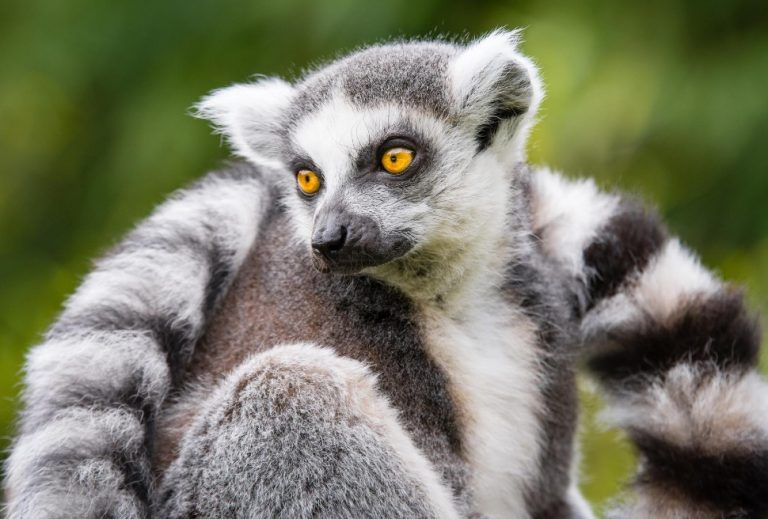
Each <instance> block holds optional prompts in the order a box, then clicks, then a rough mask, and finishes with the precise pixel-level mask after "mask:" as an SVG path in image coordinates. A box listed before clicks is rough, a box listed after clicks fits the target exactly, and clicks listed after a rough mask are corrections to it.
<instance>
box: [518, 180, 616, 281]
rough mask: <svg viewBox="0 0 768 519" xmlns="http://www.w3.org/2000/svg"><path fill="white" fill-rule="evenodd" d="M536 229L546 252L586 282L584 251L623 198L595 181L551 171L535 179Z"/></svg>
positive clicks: (533, 185) (533, 182) (534, 214)
mask: <svg viewBox="0 0 768 519" xmlns="http://www.w3.org/2000/svg"><path fill="white" fill-rule="evenodd" d="M532 189H533V208H532V210H533V228H534V230H535V231H536V232H537V233H539V236H540V238H541V240H542V245H543V247H544V250H545V252H546V253H547V254H548V255H549V256H550V257H552V258H556V259H557V260H559V261H560V262H561V263H562V264H563V265H564V266H565V267H566V268H567V269H568V271H569V272H571V274H572V275H573V276H575V277H577V278H580V279H583V277H584V276H585V272H584V258H583V253H584V249H585V248H586V247H587V245H589V243H590V242H592V241H593V240H594V239H595V238H596V237H597V235H598V231H599V230H600V228H601V226H603V225H604V224H605V223H606V222H607V221H608V220H609V219H610V218H611V216H613V215H614V213H615V212H616V209H617V207H618V205H619V198H618V197H617V196H614V195H609V194H606V193H603V192H601V191H600V190H599V189H598V188H597V186H596V185H595V183H594V181H592V180H591V179H586V180H576V181H574V180H569V179H566V178H565V177H563V176H561V175H560V174H558V173H554V172H552V171H550V170H549V169H547V168H538V169H537V170H536V172H535V174H534V175H533V177H532Z"/></svg>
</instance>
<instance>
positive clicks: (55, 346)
mask: <svg viewBox="0 0 768 519" xmlns="http://www.w3.org/2000/svg"><path fill="white" fill-rule="evenodd" d="M267 191H268V190H267V189H266V188H265V186H264V185H263V183H262V182H261V181H260V180H259V177H258V174H257V173H256V172H254V171H253V170H251V169H248V170H245V169H243V170H238V169H237V168H232V169H230V170H228V171H226V172H221V173H214V174H211V175H209V176H208V177H206V178H205V179H203V180H202V181H200V182H198V183H197V184H195V185H194V186H192V187H191V188H190V189H187V190H183V191H181V192H179V193H177V194H176V195H175V196H173V197H172V198H171V199H170V200H169V201H167V202H165V203H164V204H163V205H161V206H160V207H159V208H158V209H157V210H156V211H155V213H154V214H153V215H152V216H151V217H150V218H149V219H148V220H146V221H145V222H143V223H142V224H141V225H140V226H139V227H138V228H136V229H135V230H134V231H133V232H132V233H131V234H130V235H129V236H128V238H127V239H126V240H125V241H123V243H121V244H120V245H119V246H118V247H116V248H115V249H114V250H113V251H112V252H111V253H110V254H109V255H107V257H105V258H104V259H102V260H101V261H100V262H98V264H97V265H96V269H95V270H94V271H93V272H92V273H91V274H89V275H88V277H87V278H86V279H85V281H84V282H83V284H82V286H81V287H80V288H79V289H78V290H77V292H76V293H75V294H74V295H73V296H72V297H71V298H70V300H69V301H68V302H67V305H66V308H65V310H64V312H63V313H62V315H61V316H60V318H59V320H58V321H57V322H56V324H54V326H53V327H52V328H51V329H50V331H49V332H48V333H47V335H46V338H45V341H44V343H43V344H41V345H39V346H37V347H35V348H33V349H32V350H31V351H30V353H29V356H28V359H27V365H26V376H25V390H24V393H23V395H22V399H23V401H24V403H25V409H24V410H23V412H22V415H21V420H20V423H19V434H18V437H17V439H16V441H15V443H14V445H13V448H12V451H11V454H10V457H9V458H8V461H7V464H6V467H5V468H6V479H5V481H4V486H5V493H6V496H5V497H6V501H7V510H6V513H7V517H8V518H9V519H26V518H45V517H83V518H86V517H87V518H90V517H94V518H95V517H113V518H115V519H121V518H129V517H130V518H141V517H148V516H149V514H150V500H151V496H152V479H153V474H152V470H151V468H150V454H151V439H152V424H153V422H154V420H155V418H156V414H157V411H158V408H159V407H160V405H161V404H162V402H163V399H164V398H165V396H166V394H167V392H168V391H169V390H170V389H171V388H172V387H173V382H174V378H175V377H176V376H178V374H179V373H180V372H181V370H182V369H183V368H184V364H185V362H186V361H187V359H188V357H189V355H190V354H191V352H192V348H193V346H194V343H195V341H196V340H197V338H198V337H199V336H200V334H201V332H202V330H203V329H204V326H205V322H206V319H207V318H208V316H209V314H210V312H211V309H212V307H213V304H214V303H215V302H216V300H217V298H218V297H219V295H220V294H221V293H222V291H223V290H224V288H225V287H226V286H227V284H228V283H229V282H230V280H231V278H232V277H233V276H234V274H235V273H236V272H237V269H238V268H239V265H240V263H241V262H242V260H243V259H244V257H245V255H246V253H247V251H248V250H249V248H250V247H251V244H252V243H253V240H254V239H255V237H256V235H257V232H258V224H259V221H260V219H261V217H262V215H263V213H264V210H265V208H266V207H268V205H269V204H268V203H266V201H265V200H264V198H265V196H266V194H267Z"/></svg>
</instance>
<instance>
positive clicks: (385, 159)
mask: <svg viewBox="0 0 768 519" xmlns="http://www.w3.org/2000/svg"><path fill="white" fill-rule="evenodd" d="M413 155H414V153H413V150H409V149H408V148H390V149H388V150H387V151H385V152H384V155H382V156H381V166H382V167H383V168H384V170H385V171H386V172H387V173H392V174H393V175H400V174H402V173H403V172H404V171H405V170H406V169H408V166H410V165H411V162H413Z"/></svg>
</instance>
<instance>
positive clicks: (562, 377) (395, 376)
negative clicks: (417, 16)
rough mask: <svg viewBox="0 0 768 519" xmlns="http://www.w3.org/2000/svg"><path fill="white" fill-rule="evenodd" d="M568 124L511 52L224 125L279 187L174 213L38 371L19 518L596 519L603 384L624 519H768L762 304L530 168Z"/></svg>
mask: <svg viewBox="0 0 768 519" xmlns="http://www.w3.org/2000/svg"><path fill="white" fill-rule="evenodd" d="M541 95H542V94H541V87H540V84H539V80H538V76H537V74H536V71H535V68H534V67H533V65H532V63H531V62H530V61H529V60H528V59H527V58H525V57H523V56H521V55H520V54H519V53H518V52H517V51H516V48H515V37H514V35H513V34H509V33H503V32H497V33H494V34H492V35H490V36H488V37H486V38H484V39H481V40H479V41H477V42H475V43H473V44H471V45H468V46H466V47H465V46H459V45H453V44H446V43H411V44H397V45H384V46H380V47H373V48H371V49H367V50H363V51H360V52H358V53H356V54H353V55H351V56H350V57H348V58H345V59H342V60H339V61H337V62H335V63H333V64H331V65H329V66H328V67H325V68H323V69H320V70H318V71H317V72H315V73H313V74H310V75H308V76H307V77H306V78H305V79H304V80H303V81H302V82H301V83H299V84H298V85H296V86H293V85H288V84H287V83H284V82H281V81H278V80H263V81H262V82H259V83H256V84H252V85H239V86H234V87H230V88H228V89H224V90H222V91H219V92H217V93H214V94H213V95H212V96H211V97H210V98H208V99H207V100H205V101H204V102H203V103H202V104H201V107H200V108H201V113H202V114H203V115H204V116H206V117H208V118H210V119H212V120H214V122H216V124H217V125H219V127H220V128H221V130H222V131H223V132H224V133H225V134H226V135H227V137H228V139H229V140H230V142H231V143H232V145H233V147H234V148H235V151H236V152H237V153H238V154H240V155H242V156H243V157H245V158H246V159H248V160H249V162H251V163H252V165H251V166H245V165H238V166H232V167H231V168H229V169H227V170H224V171H222V172H218V173H214V174H211V175H209V176H208V177H207V178H206V179H204V180H203V181H201V182H200V183H198V184H197V185H196V186H193V187H192V188H190V189H188V190H185V191H182V192H181V193H179V194H178V195H176V197H175V198H174V199H172V200H171V201H169V202H167V203H166V204H164V205H163V206H161V207H160V208H159V209H158V210H157V211H156V213H155V214H154V215H153V216H152V217H151V218H150V219H149V220H148V221H147V222H145V223H144V224H142V225H141V226H139V227H138V228H137V229H136V231H134V232H133V233H132V234H131V235H130V236H129V237H128V238H127V239H126V241H125V242H124V243H123V244H122V245H120V246H119V247H118V248H117V249H116V250H115V251H113V252H112V253H111V254H110V255H109V256H107V258H105V259H104V260H102V262H101V263H100V264H98V265H97V269H96V270H95V271H94V273H93V274H91V275H90V276H89V278H88V279H87V280H86V281H85V283H84V284H83V286H82V287H81V288H80V290H78V292H77V293H76V294H75V295H74V296H73V297H72V299H71V300H70V301H69V303H68V305H67V308H66V309H65V311H64V313H63V314H62V316H61V317H60V319H59V321H58V322H57V323H56V324H55V325H54V326H53V327H52V328H51V330H50V332H49V334H48V336H47V340H46V343H44V344H43V345H41V346H38V347H37V348H35V349H33V350H32V352H31V354H30V358H29V363H28V374H27V388H26V390H25V395H24V398H25V402H26V403H27V408H26V411H25V412H24V415H23V416H22V421H21V428H20V435H19V438H18V439H17V441H16V444H15V446H14V449H13V452H12V455H11V457H10V459H9V464H8V478H7V481H6V488H7V493H8V494H7V495H8V502H9V511H10V516H11V517H13V518H17V517H57V516H60V515H62V514H63V515H66V516H72V517H102V516H104V515H107V516H113V517H120V518H123V517H146V516H148V515H152V514H155V515H157V516H159V517H222V516H232V517H274V516H280V515H282V516H289V517H294V516H296V517H310V516H339V517H363V516H370V517H383V516H390V517H537V518H538V517H540V518H549V517H552V518H559V517H590V516H591V513H590V512H589V510H588V509H587V507H586V506H585V505H584V503H583V499H581V497H580V495H579V493H578V490H577V489H576V483H577V482H576V480H575V470H574V466H573V464H574V461H573V460H574V431H575V425H576V408H577V403H576V390H575V384H574V370H575V368H576V365H577V362H578V360H579V358H586V360H587V363H588V365H589V367H590V368H591V372H592V373H593V374H594V375H595V376H596V378H597V380H598V382H599V383H600V385H601V387H602V388H603V389H604V391H605V394H606V395H607V397H608V401H609V405H610V416H612V418H613V420H614V423H616V424H617V425H620V426H622V427H624V428H625V429H626V431H627V433H628V434H629V436H630V438H631V439H632V440H633V441H634V442H635V444H636V446H637V448H638V449H639V452H640V455H641V457H642V459H643V463H642V465H641V467H640V470H639V474H638V478H637V482H636V485H635V491H636V492H635V494H633V496H631V497H630V498H628V499H627V500H625V501H624V502H623V503H622V504H621V506H620V507H617V508H616V510H615V514H618V515H617V516H618V517H649V516H654V517H702V518H709V517H712V518H715V517H724V516H733V517H760V516H761V515H760V514H763V513H765V512H766V511H768V502H766V499H765V498H764V497H763V496H762V494H761V492H760V491H759V489H760V488H762V485H764V483H765V482H766V481H768V469H767V468H766V467H767V466H768V463H767V462H766V460H768V454H767V453H768V449H766V445H768V443H766V441H767V440H768V427H767V426H766V424H765V423H764V421H763V420H762V419H761V418H756V417H757V416H761V415H759V414H757V411H759V410H760V409H762V407H763V406H764V405H765V404H764V403H762V402H764V401H765V396H766V394H768V392H767V390H766V387H765V384H764V382H762V381H761V380H760V379H759V378H758V377H757V375H756V374H755V373H754V367H755V365H756V362H757V353H758V347H759V334H758V333H757V331H756V328H755V326H754V322H753V319H752V318H751V317H750V316H749V315H748V313H747V312H746V310H745V309H744V307H743V303H742V301H741V297H740V295H739V294H738V293H736V292H734V291H733V290H732V289H731V288H729V287H728V286H727V285H725V284H723V283H722V282H720V281H719V280H717V279H716V278H715V277H714V276H713V275H712V274H710V273H709V272H707V271H706V270H705V269H703V268H702V267H701V266H700V265H699V263H698V261H697V260H696V259H695V257H693V256H692V255H691V254H690V253H689V252H688V251H687V250H686V249H684V248H683V247H682V246H681V245H680V244H679V242H678V241H677V240H675V239H673V238H669V237H668V236H667V234H666V232H665V230H664V229H663V226H662V225H661V224H660V223H659V221H658V219H657V218H656V216H655V215H654V214H653V213H652V212H650V211H648V210H646V209H644V208H643V206H642V205H640V204H638V203H637V202H635V201H633V200H631V199H628V198H624V197H622V196H620V195H615V194H606V193H602V192H600V191H599V190H597V189H596V188H595V186H594V184H592V183H591V182H588V181H570V180H567V179H564V178H563V177H561V176H559V175H557V174H555V173H552V172H550V171H548V170H546V169H540V168H532V167H529V166H528V165H526V163H525V161H524V153H523V149H524V142H525V138H526V135H527V129H528V128H529V127H530V125H531V123H532V118H533V114H534V113H535V109H536V106H537V104H538V102H539V100H540V99H541ZM393 138H394V139H395V140H393ZM392 142H396V143H397V145H398V146H403V145H406V146H410V147H412V148H413V150H415V156H416V159H415V160H414V163H413V166H412V168H411V170H410V171H409V172H407V173H406V174H404V175H402V176H399V177H397V178H395V177H392V176H388V175H387V174H386V173H385V172H384V171H382V170H381V169H380V168H379V167H378V166H377V160H378V159H377V157H378V156H379V154H380V151H381V149H382V146H387V145H389V146H392V144H388V143H392ZM403 142H405V144H402V143H403ZM307 169H312V170H315V171H317V172H318V174H319V175H321V178H322V182H323V187H322V191H320V192H319V194H318V195H316V196H304V195H301V194H297V193H296V192H295V189H296V188H295V186H294V183H293V181H294V175H295V172H296V171H297V170H307ZM333 226H336V227H338V229H340V230H341V234H339V236H341V237H342V242H343V243H342V245H341V246H343V247H346V248H344V249H341V252H344V255H342V254H341V252H340V253H339V254H337V255H329V254H326V253H323V254H322V255H321V254H320V253H319V252H318V249H317V248H315V247H314V245H312V246H310V244H314V243H315V240H316V239H317V236H318V234H323V233H325V234H327V232H328V231H329V229H331V228H332V227H333ZM338 229H337V230H338ZM332 230H333V229H332ZM722 416H726V417H727V419H726V420H720V419H719V417H722ZM692 467H695V470H693V469H692Z"/></svg>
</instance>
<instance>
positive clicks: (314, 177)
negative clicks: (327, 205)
mask: <svg viewBox="0 0 768 519" xmlns="http://www.w3.org/2000/svg"><path fill="white" fill-rule="evenodd" d="M296 182H297V183H298V185H299V189H300V190H301V192H302V193H304V194H305V195H314V194H315V193H317V192H318V191H320V176H319V175H318V174H317V173H315V172H314V171H311V170H309V169H302V170H300V171H299V172H298V173H296Z"/></svg>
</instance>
